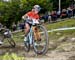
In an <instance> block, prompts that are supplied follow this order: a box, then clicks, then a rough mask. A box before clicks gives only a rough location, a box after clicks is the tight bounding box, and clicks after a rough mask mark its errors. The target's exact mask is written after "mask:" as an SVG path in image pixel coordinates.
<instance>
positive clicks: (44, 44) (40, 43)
mask: <svg viewBox="0 0 75 60" xmlns="http://www.w3.org/2000/svg"><path fill="white" fill-rule="evenodd" d="M37 28H38V31H39V33H40V38H41V39H40V40H38V38H37V40H35V39H34V40H33V47H34V51H35V53H37V54H46V52H47V50H48V45H49V41H48V33H47V30H46V29H45V27H43V26H42V25H38V26H37Z"/></svg>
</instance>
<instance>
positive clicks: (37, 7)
mask: <svg viewBox="0 0 75 60" xmlns="http://www.w3.org/2000/svg"><path fill="white" fill-rule="evenodd" d="M33 8H34V9H35V10H37V11H40V10H41V7H40V6H39V5H34V7H33Z"/></svg>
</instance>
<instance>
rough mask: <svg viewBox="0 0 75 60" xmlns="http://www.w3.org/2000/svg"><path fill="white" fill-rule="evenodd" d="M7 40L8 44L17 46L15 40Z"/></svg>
mask: <svg viewBox="0 0 75 60" xmlns="http://www.w3.org/2000/svg"><path fill="white" fill-rule="evenodd" d="M7 40H8V42H9V44H10V45H11V46H12V47H15V46H16V43H15V41H14V40H13V38H11V37H10V38H7Z"/></svg>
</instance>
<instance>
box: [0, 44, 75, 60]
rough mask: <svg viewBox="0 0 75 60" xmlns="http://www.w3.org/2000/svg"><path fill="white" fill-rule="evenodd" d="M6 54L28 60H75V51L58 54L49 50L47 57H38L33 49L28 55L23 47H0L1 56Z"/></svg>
mask: <svg viewBox="0 0 75 60" xmlns="http://www.w3.org/2000/svg"><path fill="white" fill-rule="evenodd" d="M6 52H9V53H12V52H13V53H16V54H18V55H19V56H24V57H25V59H26V60H75V53H74V52H75V51H70V52H57V51H55V50H49V51H48V53H47V54H46V55H38V56H36V54H35V53H34V51H33V49H31V51H30V52H29V53H26V52H25V51H24V47H23V46H19V45H17V46H16V47H15V48H12V47H10V46H0V55H3V54H5V53H6ZM73 56H74V57H73ZM69 57H70V58H69ZM72 57H73V58H72Z"/></svg>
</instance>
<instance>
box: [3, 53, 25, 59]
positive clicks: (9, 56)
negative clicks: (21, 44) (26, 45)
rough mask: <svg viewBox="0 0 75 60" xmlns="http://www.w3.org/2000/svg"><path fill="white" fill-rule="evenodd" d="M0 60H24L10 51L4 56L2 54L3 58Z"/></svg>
mask: <svg viewBox="0 0 75 60" xmlns="http://www.w3.org/2000/svg"><path fill="white" fill-rule="evenodd" d="M2 60H25V58H24V57H19V56H17V55H16V54H14V53H12V54H8V53H6V54H5V55H4V56H3V59H2Z"/></svg>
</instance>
